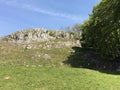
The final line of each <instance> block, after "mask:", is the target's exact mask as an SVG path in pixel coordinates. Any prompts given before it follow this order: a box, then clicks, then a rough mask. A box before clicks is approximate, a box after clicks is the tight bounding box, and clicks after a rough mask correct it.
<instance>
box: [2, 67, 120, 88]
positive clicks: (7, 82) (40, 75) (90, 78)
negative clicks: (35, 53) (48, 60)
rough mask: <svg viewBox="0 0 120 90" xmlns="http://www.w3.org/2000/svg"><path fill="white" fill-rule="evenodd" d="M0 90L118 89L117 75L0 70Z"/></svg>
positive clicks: (84, 71)
mask: <svg viewBox="0 0 120 90" xmlns="http://www.w3.org/2000/svg"><path fill="white" fill-rule="evenodd" d="M0 72H1V73H0V90H119V89H120V85H119V84H120V76H119V75H118V76H117V75H108V74H104V73H100V72H98V71H93V70H89V69H83V68H81V69H77V68H68V67H24V66H8V67H7V66H6V67H0Z"/></svg>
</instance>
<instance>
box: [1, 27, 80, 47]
mask: <svg viewBox="0 0 120 90" xmlns="http://www.w3.org/2000/svg"><path fill="white" fill-rule="evenodd" d="M79 38H80V33H71V32H64V31H51V30H46V29H41V28H34V29H27V30H22V31H18V32H16V33H13V34H11V35H8V36H5V37H2V38H1V41H4V42H10V43H17V44H24V45H28V46H30V44H31V43H33V42H47V41H49V45H51V44H50V41H52V40H54V41H55V40H56V41H59V40H60V39H62V40H68V41H67V42H66V41H63V42H57V43H56V44H59V45H61V46H64V45H66V46H75V45H77V46H80V42H79ZM51 43H52V42H51Z"/></svg>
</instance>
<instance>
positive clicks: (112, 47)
mask: <svg viewBox="0 0 120 90" xmlns="http://www.w3.org/2000/svg"><path fill="white" fill-rule="evenodd" d="M81 28H82V30H83V34H82V36H83V37H82V42H83V43H84V44H85V45H86V46H88V47H93V48H95V49H96V50H97V51H99V52H100V53H101V55H103V56H107V57H111V58H112V59H115V58H119V57H120V0H102V1H101V2H100V3H99V4H97V5H96V6H95V7H94V8H93V12H92V14H91V15H90V16H89V20H88V21H85V22H84V24H83V25H82V26H81Z"/></svg>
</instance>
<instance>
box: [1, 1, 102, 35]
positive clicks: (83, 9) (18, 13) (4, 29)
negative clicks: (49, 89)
mask: <svg viewBox="0 0 120 90" xmlns="http://www.w3.org/2000/svg"><path fill="white" fill-rule="evenodd" d="M68 2H69V3H68ZM99 2H100V0H93V1H91V2H90V1H89V0H84V1H80V0H74V1H71V2H70V1H68V0H66V1H64V0H60V1H56V0H52V1H51V2H50V1H48V0H40V1H38V0H34V1H33V0H29V1H28V0H26V1H24V0H0V12H1V15H0V37H2V36H5V35H8V34H11V33H14V32H16V31H20V30H24V29H27V28H45V29H48V30H62V29H64V28H66V27H68V26H70V27H71V26H73V25H74V24H77V23H79V24H82V23H83V22H84V21H85V20H87V19H89V14H91V13H92V9H93V7H94V6H95V5H96V4H97V3H99Z"/></svg>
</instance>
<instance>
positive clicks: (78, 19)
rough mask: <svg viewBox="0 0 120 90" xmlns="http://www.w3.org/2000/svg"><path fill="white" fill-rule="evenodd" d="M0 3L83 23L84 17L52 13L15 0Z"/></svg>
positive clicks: (4, 0)
mask: <svg viewBox="0 0 120 90" xmlns="http://www.w3.org/2000/svg"><path fill="white" fill-rule="evenodd" d="M0 3H4V4H7V5H10V6H16V7H18V8H23V9H26V10H30V11H34V12H36V13H42V14H46V15H50V16H55V17H62V18H67V19H70V20H75V21H83V20H84V19H85V17H82V16H78V15H72V14H68V13H59V12H54V11H49V10H46V9H43V8H39V7H35V6H33V5H30V4H25V3H19V2H17V1H16V0H1V1H0Z"/></svg>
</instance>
